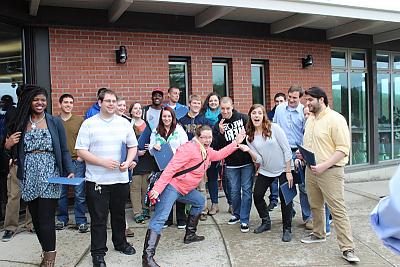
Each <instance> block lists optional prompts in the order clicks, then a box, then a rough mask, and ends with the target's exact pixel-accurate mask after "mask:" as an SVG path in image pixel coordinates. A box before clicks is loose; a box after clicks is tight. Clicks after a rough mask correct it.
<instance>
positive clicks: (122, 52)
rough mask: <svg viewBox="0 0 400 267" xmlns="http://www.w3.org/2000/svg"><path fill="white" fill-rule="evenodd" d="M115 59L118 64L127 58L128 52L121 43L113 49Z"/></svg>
mask: <svg viewBox="0 0 400 267" xmlns="http://www.w3.org/2000/svg"><path fill="white" fill-rule="evenodd" d="M115 57H116V61H117V63H119V64H124V63H125V62H126V60H127V59H128V53H127V51H126V47H125V46H123V45H121V46H120V47H119V49H118V50H115Z"/></svg>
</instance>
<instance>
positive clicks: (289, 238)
mask: <svg viewBox="0 0 400 267" xmlns="http://www.w3.org/2000/svg"><path fill="white" fill-rule="evenodd" d="M282 241H283V242H290V241H292V232H291V231H290V230H289V229H285V230H283V235H282Z"/></svg>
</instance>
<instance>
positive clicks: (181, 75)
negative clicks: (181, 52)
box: [169, 62, 188, 105]
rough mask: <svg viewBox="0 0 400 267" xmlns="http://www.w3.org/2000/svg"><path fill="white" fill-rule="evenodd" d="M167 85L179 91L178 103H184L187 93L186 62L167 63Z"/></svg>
mask: <svg viewBox="0 0 400 267" xmlns="http://www.w3.org/2000/svg"><path fill="white" fill-rule="evenodd" d="M169 86H170V87H176V88H179V90H180V91H181V94H180V97H179V103H181V104H183V105H186V102H187V95H188V68H187V62H170V63H169Z"/></svg>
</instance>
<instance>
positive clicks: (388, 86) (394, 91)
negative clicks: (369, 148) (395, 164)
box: [377, 52, 400, 161]
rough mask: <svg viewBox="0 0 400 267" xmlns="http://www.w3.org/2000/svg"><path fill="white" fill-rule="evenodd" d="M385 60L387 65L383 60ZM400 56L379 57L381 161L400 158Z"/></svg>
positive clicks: (378, 86) (383, 55) (388, 54)
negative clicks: (383, 63)
mask: <svg viewBox="0 0 400 267" xmlns="http://www.w3.org/2000/svg"><path fill="white" fill-rule="evenodd" d="M383 58H385V65H382V63H381V62H382V61H383V60H382V59H383ZM399 61H400V55H398V54H393V53H389V52H380V53H378V55H377V65H378V73H377V90H378V94H377V95H378V134H379V155H378V159H379V160H380V161H385V160H390V159H397V158H400V66H399V63H400V62H399Z"/></svg>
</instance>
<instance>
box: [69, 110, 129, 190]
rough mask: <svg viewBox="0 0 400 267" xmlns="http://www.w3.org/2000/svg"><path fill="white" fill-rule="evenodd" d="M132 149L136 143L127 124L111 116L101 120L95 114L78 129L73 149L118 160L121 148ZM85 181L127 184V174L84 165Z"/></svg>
mask: <svg viewBox="0 0 400 267" xmlns="http://www.w3.org/2000/svg"><path fill="white" fill-rule="evenodd" d="M123 145H124V146H127V147H128V148H130V147H135V146H137V140H136V136H135V132H134V131H133V128H132V126H131V125H130V123H129V121H128V120H126V119H124V118H122V117H120V116H117V115H114V117H113V118H112V120H110V121H105V120H103V119H102V118H101V117H100V115H99V114H97V115H95V116H93V117H91V118H89V119H87V120H85V121H84V122H83V123H82V126H81V128H80V130H79V133H78V137H77V139H76V144H75V149H85V150H88V151H89V152H90V153H92V154H94V155H96V156H97V157H101V158H108V159H114V160H117V161H121V150H122V146H123ZM85 176H86V180H87V181H90V182H95V183H98V184H117V183H128V182H129V177H128V171H125V172H120V171H119V169H118V168H116V169H114V170H111V169H108V168H105V167H103V166H98V165H93V164H90V163H86V174H85Z"/></svg>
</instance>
